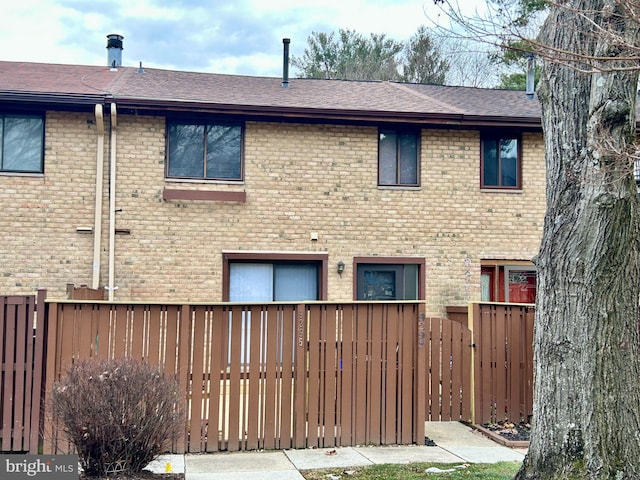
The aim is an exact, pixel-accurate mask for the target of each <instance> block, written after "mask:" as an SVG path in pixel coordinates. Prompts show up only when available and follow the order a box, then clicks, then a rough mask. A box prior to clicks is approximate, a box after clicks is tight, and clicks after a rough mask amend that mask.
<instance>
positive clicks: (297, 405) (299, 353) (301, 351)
mask: <svg viewBox="0 0 640 480" xmlns="http://www.w3.org/2000/svg"><path fill="white" fill-rule="evenodd" d="M295 322H296V325H295V342H296V346H295V358H294V366H293V368H294V370H295V373H294V377H295V379H294V393H293V403H294V412H293V424H294V440H293V446H294V447H295V448H303V447H305V446H307V434H306V429H307V415H308V410H307V378H308V377H307V352H308V343H307V335H308V328H307V310H306V307H305V306H304V305H297V306H296V310H295Z"/></svg>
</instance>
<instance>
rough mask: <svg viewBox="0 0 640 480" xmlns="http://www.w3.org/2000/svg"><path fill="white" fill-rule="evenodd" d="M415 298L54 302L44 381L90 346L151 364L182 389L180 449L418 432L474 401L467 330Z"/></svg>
mask: <svg viewBox="0 0 640 480" xmlns="http://www.w3.org/2000/svg"><path fill="white" fill-rule="evenodd" d="M423 309H424V305H423V304H421V303H419V302H391V303H365V302H353V303H327V302H314V303H309V304H249V305H240V304H208V305H159V304H146V303H145V304H143V303H135V304H120V303H118V304H113V303H107V302H81V301H67V302H51V303H50V305H49V312H50V314H49V326H48V343H49V345H50V347H51V348H50V349H49V351H48V356H47V368H48V372H50V375H48V376H47V381H46V389H47V392H49V391H51V388H52V385H53V383H54V381H55V380H56V379H58V378H59V377H60V375H61V374H63V373H64V372H65V371H66V370H67V369H68V367H69V366H70V365H71V364H72V362H74V361H76V360H80V359H85V358H89V357H92V356H101V357H105V358H114V357H121V356H127V357H133V358H140V359H143V360H145V361H147V362H149V363H150V364H152V365H157V366H159V367H160V368H161V369H162V370H163V371H164V372H165V374H166V375H169V376H173V377H174V378H176V379H177V381H178V383H179V385H180V388H181V389H182V391H184V392H185V406H186V411H187V415H186V417H187V422H186V428H185V431H184V435H183V437H182V438H179V439H177V441H176V443H175V445H174V446H173V450H174V452H176V453H181V452H184V451H188V452H214V451H218V450H230V451H235V450H252V449H257V448H264V449H286V448H305V447H332V446H347V445H359V444H409V443H423V442H424V439H425V438H424V421H425V419H429V420H469V418H470V417H469V412H470V410H471V409H470V399H471V395H470V374H469V372H470V370H471V364H470V353H469V345H470V333H469V330H467V329H466V328H463V327H462V326H461V325H460V324H459V323H457V322H451V321H449V320H442V319H430V318H425V315H424V313H423V312H424V310H423ZM65 448H66V444H64V442H62V440H61V439H60V438H58V432H57V431H56V429H55V428H54V426H53V425H52V424H47V429H46V430H45V451H51V452H53V451H60V450H64V449H65Z"/></svg>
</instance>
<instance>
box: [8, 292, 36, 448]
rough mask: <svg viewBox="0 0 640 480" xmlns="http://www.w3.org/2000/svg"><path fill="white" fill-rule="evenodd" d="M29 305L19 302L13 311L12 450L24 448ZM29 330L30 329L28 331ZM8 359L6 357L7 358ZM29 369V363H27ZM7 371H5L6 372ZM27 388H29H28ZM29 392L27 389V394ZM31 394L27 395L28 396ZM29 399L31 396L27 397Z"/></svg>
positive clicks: (30, 339)
mask: <svg viewBox="0 0 640 480" xmlns="http://www.w3.org/2000/svg"><path fill="white" fill-rule="evenodd" d="M29 306H33V302H32V301H31V302H28V301H25V302H21V303H19V304H17V305H15V313H16V317H17V318H16V319H17V322H16V324H15V361H14V365H13V381H14V394H13V402H12V403H13V405H12V408H11V410H12V415H13V425H12V430H13V443H12V445H13V447H12V450H14V451H20V450H24V447H23V439H24V428H25V425H24V417H23V415H24V408H25V405H24V400H25V376H26V370H27V365H26V362H27V359H26V354H27V343H29V344H30V343H31V342H32V341H33V330H32V327H31V325H30V323H31V322H30V321H29V320H30V319H29V314H30V313H31V314H32V313H33V312H29ZM30 330H31V331H30ZM7 360H8V359H7ZM29 370H31V365H29ZM6 373H7V372H5V374H6ZM29 390H31V389H30V388H29ZM30 393H31V392H30V391H29V394H30ZM30 396H31V395H29V397H30ZM29 400H31V398H29Z"/></svg>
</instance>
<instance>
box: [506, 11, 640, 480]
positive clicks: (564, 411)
mask: <svg viewBox="0 0 640 480" xmlns="http://www.w3.org/2000/svg"><path fill="white" fill-rule="evenodd" d="M563 3H564V5H565V6H566V5H568V4H569V3H570V4H571V5H573V8H575V9H577V10H579V12H578V11H571V10H569V9H567V8H561V7H551V11H550V15H549V17H548V19H547V21H546V23H545V25H544V27H543V33H542V35H541V38H542V39H543V40H544V41H545V42H546V43H547V44H548V45H552V46H554V47H556V48H559V49H562V50H568V51H572V52H576V53H581V54H585V55H593V56H594V55H609V56H613V57H614V58H615V56H616V55H619V54H620V53H619V52H620V49H619V46H618V45H615V44H614V43H613V42H612V41H611V38H612V37H610V36H609V35H606V34H605V32H606V30H607V29H609V31H611V29H615V31H616V32H617V33H618V34H620V35H623V36H624V37H625V38H626V40H627V41H629V42H631V43H633V44H634V45H635V44H637V43H638V25H637V24H635V23H634V22H631V21H630V20H629V19H627V20H626V21H617V22H614V20H615V18H613V19H612V17H610V16H608V14H607V13H606V12H608V11H609V12H611V11H615V5H614V2H613V0H582V1H575V2H563ZM609 7H611V8H614V10H607V8H609ZM591 22H594V23H591ZM594 24H595V25H599V26H601V27H602V28H603V30H599V29H594V28H593V25H594ZM611 65H615V64H612V63H609V64H608V65H607V66H608V67H610V66H611ZM617 66H620V67H625V66H627V65H625V64H624V63H622V62H621V63H619V64H617ZM637 81H638V74H637V72H622V71H607V72H600V73H581V72H580V71H579V70H578V69H577V68H571V67H570V66H566V65H561V64H560V63H557V62H555V61H553V60H547V61H545V62H544V67H543V71H542V78H541V84H540V86H539V91H538V96H539V98H540V101H541V102H542V109H543V120H542V121H543V129H544V137H545V155H546V163H547V213H546V217H545V225H544V232H543V239H542V244H541V247H540V252H539V255H538V257H537V260H536V263H537V267H538V289H537V292H538V293H537V304H536V323H535V334H534V365H535V371H534V409H533V412H534V413H533V415H534V418H533V426H532V435H531V442H530V447H529V452H528V454H527V456H526V458H525V461H524V463H523V466H522V468H521V470H520V471H519V472H518V474H517V475H516V477H515V478H516V479H522V480H524V479H540V480H542V479H545V480H546V479H563V480H566V479H572V478H576V479H578V478H579V479H605V478H606V479H638V478H640V350H639V342H638V300H639V295H640V267H639V252H640V236H639V233H640V217H639V202H638V192H637V187H636V185H635V182H634V178H633V158H632V157H631V155H629V152H630V151H632V152H633V150H632V148H631V145H632V142H633V141H634V138H635V131H636V120H635V108H636V97H637V93H636V86H637Z"/></svg>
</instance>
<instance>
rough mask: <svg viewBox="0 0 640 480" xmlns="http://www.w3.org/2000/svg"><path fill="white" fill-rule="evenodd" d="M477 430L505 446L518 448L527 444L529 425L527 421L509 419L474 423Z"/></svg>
mask: <svg viewBox="0 0 640 480" xmlns="http://www.w3.org/2000/svg"><path fill="white" fill-rule="evenodd" d="M474 427H475V428H476V429H477V430H479V431H481V432H482V433H484V434H485V435H487V436H489V437H491V438H492V439H493V440H495V441H496V442H498V443H500V444H502V445H506V446H507V447H512V448H519V447H528V446H529V435H530V434H531V425H530V424H529V423H524V422H521V423H513V422H509V421H503V422H497V423H485V424H484V425H475V426H474Z"/></svg>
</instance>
